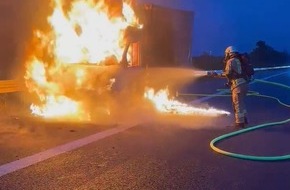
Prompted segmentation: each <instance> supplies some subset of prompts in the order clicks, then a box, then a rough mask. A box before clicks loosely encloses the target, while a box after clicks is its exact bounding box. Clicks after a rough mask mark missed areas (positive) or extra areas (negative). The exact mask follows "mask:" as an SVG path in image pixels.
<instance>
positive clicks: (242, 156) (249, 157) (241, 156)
mask: <svg viewBox="0 0 290 190" xmlns="http://www.w3.org/2000/svg"><path fill="white" fill-rule="evenodd" d="M254 82H261V83H266V84H271V85H276V86H280V87H283V88H286V89H288V90H289V89H290V87H289V86H286V85H284V84H280V83H275V82H269V81H264V80H258V79H255V81H254ZM194 95H199V96H205V94H194ZM206 96H207V95H206ZM214 96H229V95H214ZM248 96H258V97H264V98H271V99H274V100H276V101H278V102H279V104H281V105H283V106H285V107H288V108H289V107H290V105H288V104H285V103H283V102H281V101H280V100H279V99H278V98H276V97H273V96H267V95H262V94H259V93H256V92H249V93H248ZM288 122H290V118H289V119H286V120H283V121H277V122H271V123H264V124H260V125H256V126H252V127H249V128H245V129H241V130H238V131H234V132H231V133H227V134H224V135H221V136H219V137H217V138H215V139H213V140H212V141H211V142H210V147H211V149H213V150H214V151H215V152H217V153H220V154H223V155H225V156H229V157H234V158H238V159H244V160H253V161H281V160H288V159H290V154H287V155H281V156H254V155H245V154H238V153H234V152H228V151H225V150H222V149H220V148H218V147H216V146H215V144H217V143H218V142H220V141H223V140H226V139H228V138H231V137H234V136H237V135H241V134H244V133H248V132H250V131H254V130H257V129H261V128H265V127H270V126H276V125H282V124H285V123H288Z"/></svg>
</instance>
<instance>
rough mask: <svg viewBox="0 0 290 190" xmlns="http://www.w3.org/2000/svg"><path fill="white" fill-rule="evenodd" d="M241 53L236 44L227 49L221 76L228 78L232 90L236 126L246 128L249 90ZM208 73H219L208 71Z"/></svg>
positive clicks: (227, 84)
mask: <svg viewBox="0 0 290 190" xmlns="http://www.w3.org/2000/svg"><path fill="white" fill-rule="evenodd" d="M239 58H240V54H239V52H238V50H237V49H236V48H235V47H234V46H229V47H227V48H226V50H225V57H224V70H223V72H222V73H221V74H220V77H225V78H226V79H227V83H226V86H228V87H229V88H230V90H231V94H232V95H231V97H232V105H233V111H234V114H235V123H234V127H237V128H245V127H246V125H247V124H248V119H247V110H246V106H245V97H246V95H247V92H248V82H247V81H246V79H245V78H244V76H243V75H242V67H241V61H240V59H239ZM208 75H218V74H217V73H208Z"/></svg>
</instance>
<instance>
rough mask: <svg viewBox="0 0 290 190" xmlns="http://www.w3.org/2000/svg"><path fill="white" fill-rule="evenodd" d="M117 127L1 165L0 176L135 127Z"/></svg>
mask: <svg viewBox="0 0 290 190" xmlns="http://www.w3.org/2000/svg"><path fill="white" fill-rule="evenodd" d="M134 126H135V125H132V126H126V127H116V128H113V129H109V130H106V131H103V132H99V133H96V134H94V135H90V136H88V137H85V138H82V139H79V140H75V141H72V142H69V143H67V144H63V145H60V146H57V147H54V148H51V149H48V150H46V151H43V152H40V153H37V154H34V155H32V156H28V157H25V158H22V159H19V160H16V161H13V162H10V163H7V164H4V165H2V166H0V177H1V176H4V175H6V174H9V173H12V172H14V171H17V170H20V169H23V168H26V167H28V166H31V165H34V164H36V163H39V162H42V161H44V160H47V159H49V158H52V157H55V156H57V155H60V154H63V153H66V152H69V151H72V150H75V149H77V148H80V147H82V146H85V145H88V144H90V143H92V142H96V141H98V140H101V139H104V138H106V137H109V136H112V135H115V134H118V133H121V132H123V131H125V130H127V129H130V128H132V127H134Z"/></svg>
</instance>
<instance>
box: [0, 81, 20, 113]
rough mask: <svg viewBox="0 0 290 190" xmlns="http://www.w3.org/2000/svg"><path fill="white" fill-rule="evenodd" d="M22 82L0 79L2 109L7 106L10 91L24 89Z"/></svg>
mask: <svg viewBox="0 0 290 190" xmlns="http://www.w3.org/2000/svg"><path fill="white" fill-rule="evenodd" d="M21 84H22V83H21V82H20V81H18V80H0V109H1V110H3V109H4V110H5V109H6V106H7V96H8V94H9V93H14V92H20V91H23V90H24V87H23V86H22V85H21Z"/></svg>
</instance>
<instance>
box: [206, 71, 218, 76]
mask: <svg viewBox="0 0 290 190" xmlns="http://www.w3.org/2000/svg"><path fill="white" fill-rule="evenodd" d="M207 76H210V77H217V76H218V73H217V72H215V71H207Z"/></svg>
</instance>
